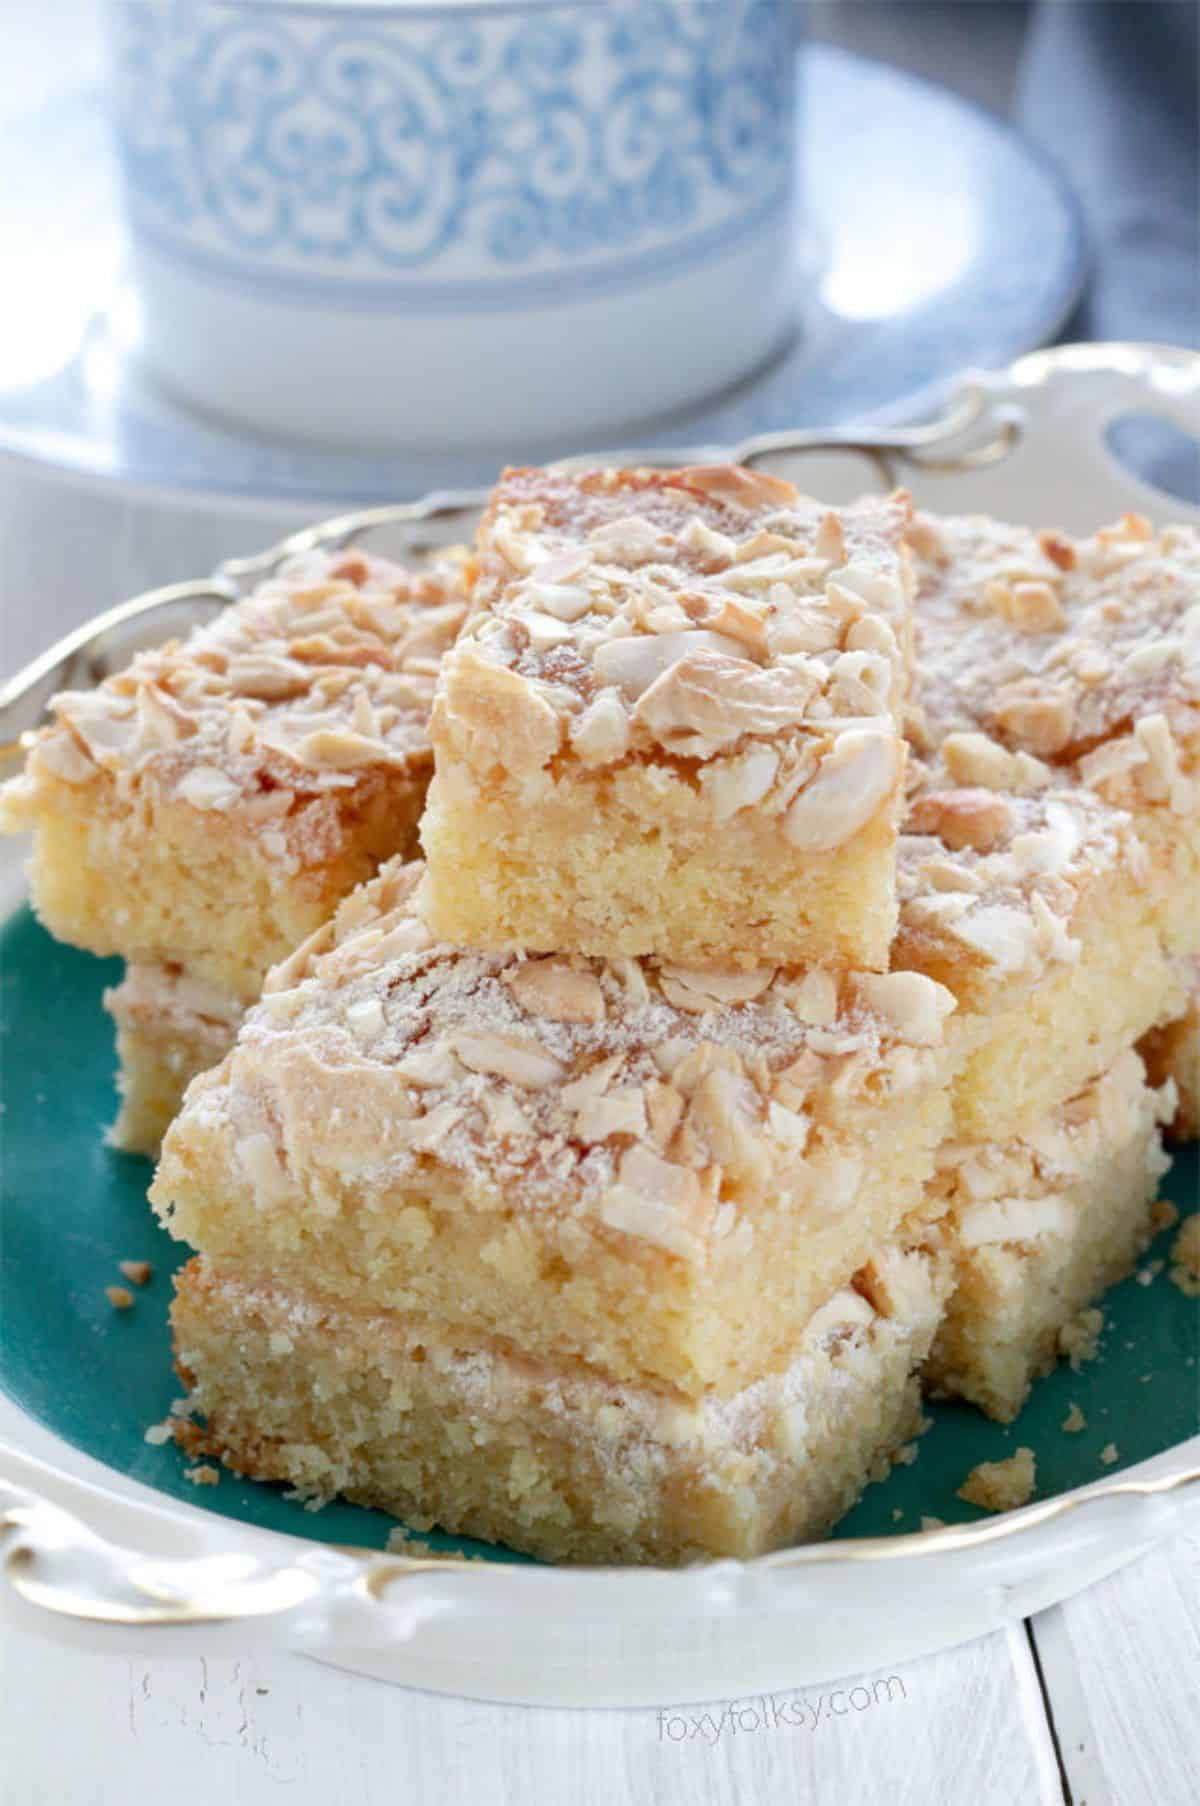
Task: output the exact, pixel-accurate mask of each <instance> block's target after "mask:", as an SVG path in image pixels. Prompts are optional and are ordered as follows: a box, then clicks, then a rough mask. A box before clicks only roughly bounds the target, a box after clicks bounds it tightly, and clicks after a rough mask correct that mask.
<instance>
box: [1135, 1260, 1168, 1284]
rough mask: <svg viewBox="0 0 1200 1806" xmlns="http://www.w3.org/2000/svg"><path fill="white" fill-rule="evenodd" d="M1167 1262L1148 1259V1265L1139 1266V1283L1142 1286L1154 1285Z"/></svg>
mask: <svg viewBox="0 0 1200 1806" xmlns="http://www.w3.org/2000/svg"><path fill="white" fill-rule="evenodd" d="M1166 1264H1167V1263H1166V1261H1165V1260H1150V1261H1147V1262H1146V1265H1145V1266H1144V1267H1139V1268H1138V1274H1137V1282H1138V1284H1139V1285H1140V1286H1148V1285H1153V1283H1154V1281H1155V1280H1156V1279H1157V1278H1158V1276H1159V1274H1160V1273H1161V1272H1162V1270H1163V1268H1164V1267H1165V1266H1166Z"/></svg>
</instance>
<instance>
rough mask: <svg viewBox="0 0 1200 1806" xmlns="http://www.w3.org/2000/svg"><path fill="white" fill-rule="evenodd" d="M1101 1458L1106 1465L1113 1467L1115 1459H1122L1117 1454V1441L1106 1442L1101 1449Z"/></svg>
mask: <svg viewBox="0 0 1200 1806" xmlns="http://www.w3.org/2000/svg"><path fill="white" fill-rule="evenodd" d="M1100 1459H1101V1461H1103V1463H1104V1465H1105V1467H1111V1466H1112V1464H1113V1462H1114V1461H1117V1460H1119V1459H1120V1457H1119V1455H1118V1454H1117V1445H1116V1443H1115V1442H1106V1443H1105V1445H1104V1447H1103V1448H1102V1449H1101V1450H1100Z"/></svg>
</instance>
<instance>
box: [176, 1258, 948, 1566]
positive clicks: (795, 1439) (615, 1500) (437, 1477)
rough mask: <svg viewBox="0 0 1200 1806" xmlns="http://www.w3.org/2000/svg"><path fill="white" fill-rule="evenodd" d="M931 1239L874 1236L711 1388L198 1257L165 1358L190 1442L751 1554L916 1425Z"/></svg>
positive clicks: (786, 1538)
mask: <svg viewBox="0 0 1200 1806" xmlns="http://www.w3.org/2000/svg"><path fill="white" fill-rule="evenodd" d="M949 1276H950V1268H949V1261H948V1258H947V1256H946V1254H945V1252H944V1251H943V1250H941V1249H940V1248H939V1247H938V1245H937V1243H936V1240H934V1241H933V1242H932V1244H931V1245H928V1246H926V1245H922V1244H921V1243H920V1242H918V1243H916V1244H914V1245H913V1246H911V1247H908V1246H902V1245H896V1246H894V1247H891V1248H888V1249H884V1250H882V1251H881V1252H880V1253H879V1254H878V1255H877V1257H876V1259H875V1261H874V1262H873V1263H872V1264H871V1265H870V1267H869V1268H868V1269H867V1270H865V1271H864V1272H863V1273H862V1274H860V1275H858V1276H857V1278H856V1281H855V1284H854V1285H852V1286H847V1287H844V1288H842V1289H840V1290H839V1291H838V1292H837V1293H836V1294H835V1295H834V1296H833V1297H832V1298H830V1299H828V1300H827V1301H826V1303H825V1305H824V1307H823V1309H822V1310H821V1311H820V1312H819V1313H817V1314H816V1315H815V1316H814V1318H813V1319H812V1321H811V1322H810V1323H809V1325H808V1326H807V1328H806V1329H805V1331H804V1333H803V1334H802V1335H801V1336H800V1337H799V1338H798V1339H797V1341H796V1343H795V1345H794V1348H793V1350H792V1353H791V1355H790V1358H789V1360H788V1363H787V1365H786V1366H785V1367H784V1368H782V1369H781V1370H780V1371H778V1372H775V1373H772V1374H769V1375H767V1376H765V1377H763V1378H761V1379H758V1380H756V1381H754V1382H753V1383H751V1384H748V1385H746V1386H745V1387H743V1388H742V1389H741V1390H740V1391H738V1392H736V1393H734V1394H733V1395H731V1396H729V1397H726V1398H720V1397H717V1396H716V1395H714V1394H712V1393H706V1394H703V1395H702V1396H700V1397H698V1398H688V1397H686V1396H684V1395H681V1394H679V1393H678V1392H675V1391H674V1390H672V1389H670V1388H661V1387H653V1386H650V1385H647V1384H645V1383H636V1384H631V1383H628V1382H624V1383H623V1382H619V1381H616V1380H614V1379H612V1378H610V1377H608V1376H605V1375H602V1374H598V1373H596V1372H594V1371H592V1370H589V1369H588V1368H586V1367H584V1366H580V1365H575V1364H571V1363H563V1362H561V1361H558V1362H556V1361H551V1360H549V1359H547V1358H540V1359H532V1358H529V1357H528V1356H525V1355H522V1354H520V1353H518V1352H516V1351H515V1350H514V1349H512V1348H511V1347H510V1346H509V1345H508V1344H507V1343H505V1342H502V1341H498V1340H492V1341H489V1342H483V1343H481V1342H477V1341H470V1340H465V1339H463V1338H462V1337H461V1336H458V1335H456V1334H455V1333H454V1332H453V1331H450V1330H448V1329H447V1327H446V1326H445V1325H444V1324H442V1325H440V1326H436V1327H434V1326H429V1325H427V1324H425V1323H422V1322H420V1321H415V1320H412V1319H410V1318H406V1317H405V1316H403V1315H399V1314H381V1313H376V1312H374V1311H373V1310H372V1308H371V1307H370V1306H369V1305H365V1304H361V1303H360V1304H355V1302H354V1301H352V1300H347V1301H344V1302H342V1303H337V1304H334V1303H330V1302H328V1301H327V1300H326V1301H322V1300H321V1299H320V1298H319V1297H318V1296H315V1295H314V1294H313V1293H312V1292H311V1291H310V1290H309V1289H308V1288H307V1287H305V1288H302V1289H298V1290H291V1289H288V1288H286V1287H284V1286H283V1285H281V1284H278V1283H257V1284H256V1283H254V1282H251V1281H249V1280H247V1279H246V1278H245V1277H244V1276H243V1275H242V1273H241V1272H240V1269H235V1270H233V1271H230V1270H229V1269H222V1268H221V1267H220V1266H218V1265H214V1264H212V1263H210V1262H209V1261H208V1260H206V1259H200V1258H197V1259H194V1260H193V1261H192V1262H191V1263H190V1264H189V1265H188V1266H187V1267H185V1268H184V1270H183V1272H182V1273H181V1274H180V1276H179V1278H178V1281H177V1290H176V1297H175V1302H174V1305H173V1308H172V1320H173V1324H174V1332H175V1348H176V1357H177V1361H178V1365H179V1369H180V1372H181V1373H182V1375H183V1377H184V1380H185V1382H186V1383H187V1384H188V1386H189V1388H190V1389H191V1390H190V1402H191V1404H192V1405H193V1406H194V1407H195V1408H196V1409H197V1410H198V1411H199V1412H201V1413H202V1414H203V1416H204V1420H205V1421H204V1423H203V1424H198V1423H195V1422H192V1421H190V1420H186V1421H185V1420H181V1421H180V1423H179V1425H178V1428H177V1434H178V1435H179V1437H180V1439H181V1440H182V1441H183V1442H184V1445H185V1446H186V1447H187V1448H188V1449H189V1451H190V1452H191V1453H193V1454H195V1455H211V1456H215V1457H217V1458H219V1459H220V1460H222V1461H223V1462H225V1463H226V1465H227V1466H229V1467H231V1468H233V1469H234V1470H235V1471H236V1472H238V1473H242V1474H247V1475H250V1476H252V1477H253V1478H255V1479H259V1480H286V1481H288V1482H290V1483H291V1484H292V1485H293V1486H297V1487H300V1488H301V1489H303V1490H304V1491H305V1492H307V1493H309V1494H311V1495H313V1496H314V1497H316V1498H318V1499H323V1498H328V1497H330V1496H332V1495H333V1494H334V1493H339V1494H342V1495H344V1496H345V1497H347V1498H349V1499H352V1500H355V1501H357V1502H359V1503H360V1504H364V1505H373V1506H378V1507H381V1508H382V1509H383V1510H385V1511H390V1512H393V1513H394V1514H395V1515H396V1516H397V1517H399V1518H401V1519H402V1520H403V1521H404V1523H405V1524H406V1525H408V1527H409V1528H410V1529H414V1530H417V1531H424V1530H426V1529H429V1528H430V1527H432V1526H433V1525H434V1524H437V1525H438V1526H440V1527H441V1528H442V1529H444V1530H449V1531H452V1532H456V1533H460V1534H465V1535H468V1536H478V1537H485V1538H487V1539H489V1540H492V1541H497V1542H502V1543H506V1544H508V1545H509V1546H510V1547H512V1548H515V1549H521V1550H524V1551H526V1552H527V1553H529V1554H532V1555H536V1556H539V1557H541V1558H542V1559H544V1560H548V1561H584V1562H597V1563H598V1562H618V1563H623V1562H631V1561H640V1562H655V1563H660V1564H674V1563H679V1562H687V1561H692V1560H699V1559H702V1558H711V1557H714V1556H740V1557H749V1556H754V1555H759V1554H762V1553H763V1552H764V1551H766V1550H769V1549H773V1548H778V1547H781V1546H783V1545H786V1544H789V1543H793V1542H796V1541H801V1540H807V1539H811V1538H813V1537H817V1536H820V1535H822V1534H824V1533H825V1532H826V1531H827V1530H828V1529H829V1528H830V1527H831V1526H832V1525H833V1524H834V1523H835V1522H836V1521H837V1519H838V1518H840V1517H841V1516H842V1515H843V1513H844V1512H845V1511H847V1510H848V1509H849V1507H850V1506H851V1505H852V1504H853V1503H854V1502H855V1500H856V1499H857V1497H858V1495H859V1494H860V1492H861V1491H862V1489H863V1487H864V1486H865V1485H866V1484H867V1482H868V1481H869V1480H872V1479H880V1478H883V1477H884V1476H885V1475H886V1473H887V1472H888V1470H889V1464H890V1461H891V1459H892V1457H893V1456H894V1455H895V1454H896V1452H897V1450H898V1449H899V1448H900V1447H901V1446H902V1445H903V1444H905V1443H906V1442H907V1441H908V1440H909V1438H911V1437H912V1436H914V1435H916V1433H917V1432H918V1430H919V1428H920V1426H921V1412H920V1389H919V1382H918V1380H917V1378H916V1374H917V1371H918V1369H919V1368H920V1366H921V1363H922V1362H923V1360H924V1359H925V1356H926V1355H927V1353H928V1350H929V1346H930V1343H931V1341H932V1338H933V1334H934V1330H935V1327H936V1324H937V1321H938V1318H939V1315H940V1312H941V1309H942V1305H943V1303H944V1300H945V1296H946V1291H947V1287H948V1284H949Z"/></svg>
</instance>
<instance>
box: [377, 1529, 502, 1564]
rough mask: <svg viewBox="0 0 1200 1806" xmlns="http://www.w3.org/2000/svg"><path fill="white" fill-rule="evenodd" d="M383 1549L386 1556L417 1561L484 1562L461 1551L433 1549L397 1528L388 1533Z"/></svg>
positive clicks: (480, 1558)
mask: <svg viewBox="0 0 1200 1806" xmlns="http://www.w3.org/2000/svg"><path fill="white" fill-rule="evenodd" d="M384 1548H385V1550H386V1552H387V1554H388V1555H411V1556H412V1557H413V1558H414V1559H415V1560H417V1561H485V1560H486V1559H487V1558H486V1556H483V1555H465V1554H464V1553H463V1551H462V1550H461V1549H434V1548H431V1547H430V1545H429V1544H428V1543H426V1542H422V1540H421V1538H420V1537H419V1536H410V1535H409V1534H408V1531H407V1530H405V1529H404V1528H403V1526H399V1527H398V1528H397V1529H395V1530H392V1531H389V1532H388V1539H387V1542H386V1543H385V1544H384Z"/></svg>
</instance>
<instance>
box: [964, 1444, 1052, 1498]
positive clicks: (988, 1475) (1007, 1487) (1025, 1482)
mask: <svg viewBox="0 0 1200 1806" xmlns="http://www.w3.org/2000/svg"><path fill="white" fill-rule="evenodd" d="M1036 1484H1037V1462H1036V1461H1035V1459H1034V1454H1033V1450H1032V1449H1018V1450H1017V1452H1016V1454H1015V1455H1010V1456H1009V1457H1008V1459H1007V1461H981V1462H980V1463H979V1465H978V1467H973V1468H972V1469H971V1471H970V1473H969V1474H968V1475H967V1477H966V1479H965V1480H964V1481H963V1484H962V1485H961V1486H960V1487H959V1489H958V1496H959V1498H960V1499H965V1500H966V1502H967V1504H968V1505H981V1506H982V1507H983V1509H984V1510H985V1511H1015V1510H1016V1508H1017V1506H1018V1505H1027V1504H1028V1503H1029V1501H1030V1499H1031V1498H1032V1497H1033V1489H1034V1487H1035V1486H1036Z"/></svg>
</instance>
